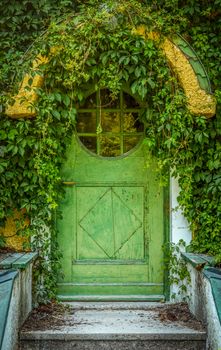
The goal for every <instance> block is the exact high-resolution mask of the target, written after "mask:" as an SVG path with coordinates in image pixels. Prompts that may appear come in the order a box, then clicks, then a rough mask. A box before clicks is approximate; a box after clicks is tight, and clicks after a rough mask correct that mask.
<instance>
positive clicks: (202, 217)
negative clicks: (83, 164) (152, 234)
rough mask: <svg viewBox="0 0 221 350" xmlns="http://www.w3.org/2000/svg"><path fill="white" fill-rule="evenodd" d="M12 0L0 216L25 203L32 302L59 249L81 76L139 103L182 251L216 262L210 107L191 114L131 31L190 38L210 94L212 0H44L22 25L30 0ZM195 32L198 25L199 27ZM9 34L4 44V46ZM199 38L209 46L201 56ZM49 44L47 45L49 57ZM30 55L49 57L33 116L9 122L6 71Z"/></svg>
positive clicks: (10, 85)
mask: <svg viewBox="0 0 221 350" xmlns="http://www.w3.org/2000/svg"><path fill="white" fill-rule="evenodd" d="M14 2H15V3H14V5H16V6H14V8H13V9H12V7H11V6H9V7H8V8H7V10H6V9H4V11H3V14H4V13H5V11H7V15H8V16H9V15H12V16H13V18H14V19H15V23H16V24H15V25H14V27H13V25H11V24H10V23H8V22H7V21H6V20H5V19H4V18H3V17H2V18H1V26H2V28H3V33H4V36H3V48H4V51H2V52H1V57H2V61H3V66H2V68H1V70H0V74H1V77H2V88H3V91H4V93H3V94H2V95H1V102H2V106H3V107H2V113H1V120H0V137H1V145H0V172H1V179H2V182H1V184H0V198H1V202H0V217H1V220H2V223H3V224H4V221H5V219H6V218H7V216H8V215H10V213H12V211H13V210H14V209H15V208H16V209H18V210H21V209H22V208H25V209H26V215H27V216H28V217H29V220H30V225H29V227H28V228H27V229H26V231H25V232H24V230H22V232H23V234H25V235H29V236H31V242H32V247H33V249H36V250H38V251H39V254H40V259H39V266H38V269H37V270H36V281H37V282H36V283H37V288H36V290H37V297H38V300H39V301H44V302H45V301H47V300H49V299H51V298H53V297H54V296H55V294H56V279H57V273H58V272H59V268H60V265H59V254H60V253H59V251H58V249H57V246H56V234H57V233H56V230H55V225H54V219H55V214H56V208H57V205H58V203H59V201H60V200H61V198H62V196H63V190H62V184H61V178H60V174H59V171H60V168H61V166H62V162H63V160H64V154H65V151H66V149H67V146H68V144H69V142H70V138H71V135H72V133H73V130H74V125H75V118H76V106H77V104H78V103H79V102H81V101H83V100H84V98H85V96H86V95H87V89H88V85H91V84H95V89H99V88H104V87H105V88H108V89H109V90H110V91H111V93H112V98H113V99H114V98H115V96H116V95H117V94H118V92H119V90H120V89H121V88H122V86H123V85H127V86H128V87H129V88H130V89H131V91H132V93H133V94H134V95H138V96H139V98H140V99H141V100H143V101H144V107H143V110H142V114H141V119H142V120H143V121H145V124H146V138H145V143H146V145H147V147H148V148H149V151H150V152H151V153H152V154H153V155H154V156H155V157H156V158H157V160H158V168H159V172H160V173H161V174H162V181H163V182H165V181H166V178H167V174H168V172H169V170H171V169H172V174H173V175H174V176H176V177H178V179H179V184H180V187H181V192H180V195H179V198H178V200H179V204H180V206H181V208H182V210H183V212H184V215H185V216H186V218H187V219H188V221H189V223H190V228H191V230H192V232H193V242H192V249H195V250H196V251H198V252H204V253H209V254H214V255H216V257H217V260H218V261H220V260H221V254H220V249H221V239H220V231H221V220H220V216H221V210H220V209H221V202H220V198H221V196H220V192H221V173H220V169H221V152H220V149H221V142H220V141H221V138H220V134H221V129H220V124H219V109H218V115H217V117H216V118H214V119H212V120H207V119H206V118H205V117H203V116H197V117H196V116H193V115H192V114H191V113H190V112H189V111H188V110H187V108H186V98H185V95H184V93H183V91H182V89H181V87H180V85H179V83H178V82H177V78H176V76H175V75H174V74H173V73H172V72H171V70H170V67H169V66H168V63H167V60H166V58H165V56H164V54H163V53H162V51H161V49H160V47H159V45H158V43H157V42H154V41H152V40H146V41H145V40H144V39H143V38H142V37H140V36H138V35H136V34H134V32H133V29H134V28H135V27H136V26H138V25H140V24H145V25H146V26H147V27H148V29H149V30H150V31H156V30H157V31H158V32H161V33H164V34H167V35H172V34H173V33H174V31H176V32H178V33H181V34H183V35H184V36H185V37H186V38H187V39H188V38H192V44H193V46H194V47H196V49H197V50H198V53H199V54H200V57H201V58H202V60H203V61H204V63H205V65H206V67H207V68H208V70H209V73H210V77H211V80H212V84H213V88H214V89H216V96H217V100H218V102H219V99H220V90H219V88H220V87H219V85H218V84H219V81H221V79H220V80H219V77H220V74H221V73H220V72H219V69H218V68H217V67H216V60H217V59H218V58H219V52H218V43H217V40H218V39H217V37H218V36H220V34H219V33H220V32H221V31H219V30H218V25H219V24H217V27H216V26H214V25H213V26H212V27H211V26H210V25H209V24H210V21H211V18H212V17H213V16H217V14H216V12H214V11H215V10H213V9H212V8H211V3H212V2H210V1H207V2H206V4H204V5H201V4H200V3H201V2H197V1H194V2H192V1H188V2H185V4H186V5H185V6H184V7H183V8H182V9H180V8H179V6H178V5H179V2H178V1H175V0H173V1H172V2H171V1H168V2H167V1H164V2H161V1H157V2H155V1H151V2H147V3H146V2H140V1H136V0H126V1H120V0H119V1H106V2H104V3H102V4H101V2H100V1H86V2H84V3H83V5H82V2H80V4H79V3H78V2H76V3H75V5H74V8H73V5H72V2H71V1H65V0H64V1H60V2H59V4H58V6H56V8H55V6H54V5H53V2H52V1H49V0H47V1H46V2H44V4H43V2H42V4H41V2H39V5H38V6H37V9H38V13H39V17H40V18H44V24H43V25H42V24H41V23H42V22H40V21H39V20H38V18H37V17H34V22H33V23H34V24H33V23H32V20H31V18H32V16H33V9H35V6H36V5H34V1H33V2H31V1H24V0H23V1H22V2H21V3H20V2H17V1H14ZM2 3H3V5H4V0H3V2H2ZM25 5H27V6H28V8H27V12H26V10H25V9H24V6H25ZM218 5H219V1H217V2H216V5H215V9H217V11H219V6H218ZM203 6H204V7H203ZM30 13H31V15H30ZM193 13H195V14H196V13H197V14H198V17H197V18H199V17H200V16H201V18H206V25H205V23H204V27H203V25H201V23H200V22H198V19H197V18H194V17H193ZM13 23H14V22H13ZM24 23H25V24H26V29H25V28H24V26H23V24H24ZM190 23H191V25H190ZM28 26H29V28H31V29H30V30H28ZM9 29H10V33H9ZM16 30H17V31H16ZM205 30H206V31H207V33H206V34H205V33H204V34H203V32H204V31H205ZM212 30H213V31H214V35H213V34H212V33H211V31H212ZM23 32H24V37H21V36H20V34H21V33H23ZM216 35H217V37H216ZM208 38H210V39H208ZM212 38H213V39H212ZM9 40H11V41H12V43H13V45H12V46H11V47H10V48H9V46H10V45H9V42H8V41H9ZM30 45H32V47H31V50H30V49H28V48H29V46H30ZM205 46H209V47H210V48H211V47H212V50H211V53H210V57H207V53H208V50H205ZM52 47H56V48H57V49H56V51H55V54H53V55H52V54H51V48H52ZM39 53H41V54H43V55H47V56H48V57H49V58H50V60H49V63H47V64H45V65H41V66H40V67H39V69H38V72H37V73H39V74H43V75H44V76H45V77H46V79H45V82H44V87H43V88H39V89H38V90H37V93H38V96H39V98H38V102H37V103H36V106H35V108H36V110H37V117H36V118H35V119H30V120H27V119H26V120H25V119H20V120H11V119H9V118H7V117H6V116H5V114H4V106H5V103H6V101H8V100H9V99H10V96H11V95H12V93H13V89H14V86H15V82H14V80H13V77H14V73H15V72H17V71H18V72H19V74H17V81H20V80H21V75H20V72H21V68H22V70H23V71H28V66H29V65H30V62H32V61H33V58H34V57H36V55H37V54H39ZM21 61H22V63H21ZM3 80H4V82H3ZM30 84H31V82H30ZM28 88H29V87H27V89H28ZM164 175H165V176H164ZM56 215H57V214H56Z"/></svg>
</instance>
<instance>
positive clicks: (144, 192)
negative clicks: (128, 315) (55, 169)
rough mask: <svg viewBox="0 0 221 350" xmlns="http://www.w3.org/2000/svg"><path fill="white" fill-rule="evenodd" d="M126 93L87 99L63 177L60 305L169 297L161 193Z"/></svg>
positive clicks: (135, 107) (135, 104)
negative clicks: (78, 300) (165, 282)
mask: <svg viewBox="0 0 221 350" xmlns="http://www.w3.org/2000/svg"><path fill="white" fill-rule="evenodd" d="M141 111H142V105H140V103H139V101H136V100H135V99H134V98H133V97H132V96H131V95H130V94H129V93H127V92H125V91H121V93H120V94H119V95H118V96H117V97H115V98H112V97H111V94H110V92H109V91H108V90H106V89H103V90H98V91H97V92H95V93H92V94H89V96H88V97H87V98H86V100H85V101H84V103H83V104H82V105H80V106H79V107H78V121H77V125H76V132H75V133H74V135H73V138H72V144H71V146H70V148H69V150H68V154H67V160H66V162H65V165H64V167H63V170H62V176H63V181H64V186H65V191H66V196H65V199H64V201H63V203H62V204H61V210H62V215H63V218H62V219H61V220H59V221H58V229H59V245H60V249H61V251H62V255H63V257H62V268H63V271H64V279H62V280H60V281H59V284H58V294H59V297H60V298H61V299H64V300H65V299H70V300H74V299H90V300H91V299H97V300H98V299H118V300H121V299H125V298H126V299H128V300H139V299H142V300H144V299H146V300H159V299H162V298H163V297H164V290H165V286H164V271H163V252H162V244H163V242H164V240H165V213H164V202H165V198H164V193H163V189H162V187H161V186H160V185H159V179H158V174H157V172H156V169H155V165H154V160H153V159H151V158H150V156H149V155H148V153H147V150H146V147H145V145H144V144H143V142H142V139H143V135H144V132H145V125H143V124H142V123H141V122H140V120H139V114H140V113H141Z"/></svg>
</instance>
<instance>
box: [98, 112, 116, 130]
mask: <svg viewBox="0 0 221 350" xmlns="http://www.w3.org/2000/svg"><path fill="white" fill-rule="evenodd" d="M100 117H101V128H102V131H103V132H120V113H119V112H116V113H109V112H101V116H100Z"/></svg>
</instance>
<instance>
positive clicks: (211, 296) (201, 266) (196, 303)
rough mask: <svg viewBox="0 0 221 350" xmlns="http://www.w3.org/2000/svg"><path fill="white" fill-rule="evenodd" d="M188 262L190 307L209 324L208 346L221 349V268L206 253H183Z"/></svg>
mask: <svg viewBox="0 0 221 350" xmlns="http://www.w3.org/2000/svg"><path fill="white" fill-rule="evenodd" d="M181 256H182V258H183V259H184V260H185V261H186V262H187V269H188V271H189V273H190V276H191V283H190V284H189V285H188V286H187V296H188V298H189V301H188V303H189V307H190V310H191V311H192V313H193V314H194V315H195V316H196V318H197V319H198V320H201V321H203V323H204V324H205V325H206V326H207V332H208V339H207V342H208V348H209V349H211V350H217V349H221V299H220V295H221V269H220V268H216V267H214V265H215V259H214V258H213V257H211V256H208V255H205V254H193V253H181Z"/></svg>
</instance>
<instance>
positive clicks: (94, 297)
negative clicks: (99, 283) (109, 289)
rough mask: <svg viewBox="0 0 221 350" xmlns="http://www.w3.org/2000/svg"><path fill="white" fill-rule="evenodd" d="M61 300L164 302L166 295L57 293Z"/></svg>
mask: <svg viewBox="0 0 221 350" xmlns="http://www.w3.org/2000/svg"><path fill="white" fill-rule="evenodd" d="M57 298H58V300H60V301H116V302H118V301H150V302H151V301H158V302H164V301H165V295H62V294H59V295H57Z"/></svg>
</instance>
